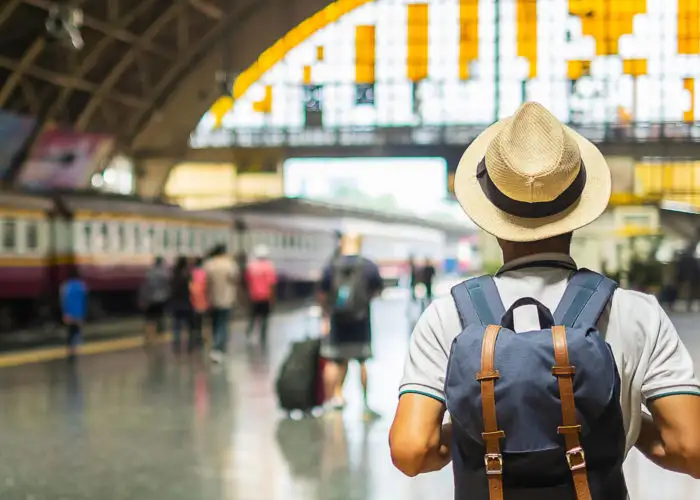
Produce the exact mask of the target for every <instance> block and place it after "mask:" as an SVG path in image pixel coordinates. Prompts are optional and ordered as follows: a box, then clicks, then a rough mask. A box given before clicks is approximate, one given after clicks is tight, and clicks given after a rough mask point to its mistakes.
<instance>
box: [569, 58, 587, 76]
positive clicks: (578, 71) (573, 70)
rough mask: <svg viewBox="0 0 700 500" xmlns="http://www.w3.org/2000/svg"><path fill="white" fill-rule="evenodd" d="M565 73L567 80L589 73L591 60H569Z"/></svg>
mask: <svg viewBox="0 0 700 500" xmlns="http://www.w3.org/2000/svg"><path fill="white" fill-rule="evenodd" d="M566 73H567V75H568V76H569V80H578V79H579V78H581V77H583V76H588V75H590V74H591V61H569V62H568V63H567V69H566Z"/></svg>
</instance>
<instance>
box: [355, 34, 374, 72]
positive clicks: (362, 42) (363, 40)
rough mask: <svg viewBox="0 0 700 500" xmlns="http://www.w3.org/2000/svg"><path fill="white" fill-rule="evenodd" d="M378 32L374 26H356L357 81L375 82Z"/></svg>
mask: <svg viewBox="0 0 700 500" xmlns="http://www.w3.org/2000/svg"><path fill="white" fill-rule="evenodd" d="M375 43H376V32H375V27H374V26H357V27H356V28H355V83H361V84H371V83H374V77H375V75H374V71H375V66H376V46H375Z"/></svg>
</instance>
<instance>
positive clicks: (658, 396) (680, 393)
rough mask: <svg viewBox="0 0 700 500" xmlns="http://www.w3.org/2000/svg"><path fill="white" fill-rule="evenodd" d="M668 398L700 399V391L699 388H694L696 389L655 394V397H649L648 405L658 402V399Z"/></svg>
mask: <svg viewBox="0 0 700 500" xmlns="http://www.w3.org/2000/svg"><path fill="white" fill-rule="evenodd" d="M668 396H698V397H700V390H698V389H697V388H694V389H682V390H677V391H669V392H662V393H659V394H654V395H653V396H649V397H648V398H647V403H651V402H652V401H656V400H657V399H661V398H665V397H668Z"/></svg>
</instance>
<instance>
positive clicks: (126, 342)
mask: <svg viewBox="0 0 700 500" xmlns="http://www.w3.org/2000/svg"><path fill="white" fill-rule="evenodd" d="M171 338H172V336H171V335H170V334H167V335H163V336H161V337H159V338H158V340H157V341H156V342H157V343H159V344H162V343H166V342H170V340H171ZM143 345H144V338H143V337H142V336H138V337H137V336H132V337H125V338H121V339H115V340H100V341H96V342H90V343H88V344H86V345H83V346H80V347H79V348H78V353H77V354H78V356H91V355H93V354H104V353H108V352H116V351H125V350H128V349H135V348H137V347H142V346H143ZM67 357H68V350H67V349H66V348H65V347H48V348H45V349H42V348H39V349H32V350H29V351H20V352H11V353H6V354H0V368H11V367H13V366H22V365H29V364H36V363H45V362H47V361H54V360H57V359H65V358H67Z"/></svg>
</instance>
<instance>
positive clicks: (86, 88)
mask: <svg viewBox="0 0 700 500" xmlns="http://www.w3.org/2000/svg"><path fill="white" fill-rule="evenodd" d="M19 67H20V64H19V63H18V62H16V61H13V60H12V59H10V58H9V57H5V56H1V55H0V68H5V69H9V70H10V71H18V70H19ZM24 73H25V74H27V75H30V76H32V77H34V78H38V79H39V80H44V81H45V82H49V83H52V84H54V85H61V86H64V87H71V88H74V89H77V90H81V91H83V92H87V93H89V94H96V93H97V92H98V91H99V89H100V87H99V86H98V85H95V84H94V83H91V82H88V81H86V80H84V79H83V78H78V77H74V76H68V75H64V74H61V73H56V72H55V71H50V70H47V69H43V68H38V67H36V66H28V67H27V68H24ZM108 98H109V99H110V100H112V101H115V102H118V103H120V104H124V105H125V106H129V107H132V108H136V109H143V108H146V107H148V103H149V101H148V100H147V99H141V98H138V97H135V96H132V95H128V94H122V93H118V92H114V93H112V94H110V95H109V96H108Z"/></svg>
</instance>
